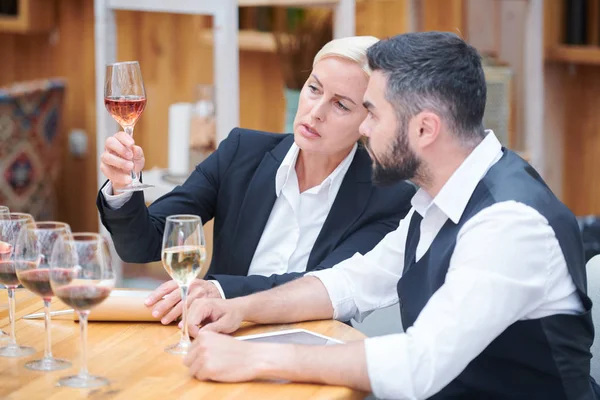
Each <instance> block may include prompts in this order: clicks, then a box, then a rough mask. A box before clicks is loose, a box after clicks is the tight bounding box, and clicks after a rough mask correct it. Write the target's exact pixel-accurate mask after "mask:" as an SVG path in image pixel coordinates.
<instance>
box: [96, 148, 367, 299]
mask: <svg viewBox="0 0 600 400" xmlns="http://www.w3.org/2000/svg"><path fill="white" fill-rule="evenodd" d="M357 147H358V146H357V145H356V144H355V145H354V147H353V148H352V150H351V151H350V153H349V154H348V155H347V156H346V157H345V158H344V160H343V161H342V162H341V163H340V164H339V165H338V166H337V167H336V168H335V170H334V171H333V172H332V173H331V174H329V176H328V177H327V178H325V180H323V182H321V184H320V185H318V186H315V187H312V188H310V189H308V190H306V191H304V192H302V193H300V188H299V186H298V176H297V175H296V168H295V167H296V160H297V159H298V154H299V151H300V148H299V147H298V146H297V145H296V144H295V143H293V144H292V146H291V147H290V149H289V150H288V152H287V154H286V156H285V158H284V159H283V161H282V162H281V165H280V166H279V168H278V169H277V173H276V175H275V194H276V196H277V198H276V200H275V203H274V204H273V209H272V210H271V214H270V215H269V219H268V220H267V224H266V226H265V229H264V230H263V233H262V235H261V237H260V241H259V242H258V245H257V247H256V251H255V253H254V257H253V258H252V261H251V263H250V267H249V270H248V275H263V276H270V275H273V274H285V273H288V272H304V271H306V265H307V263H308V258H309V256H310V252H311V250H312V248H313V245H314V243H315V241H316V239H317V236H318V235H319V232H320V231H321V228H322V227H323V224H324V223H325V220H326V219H327V215H328V214H329V210H330V209H331V206H332V204H333V202H334V201H335V198H336V196H337V193H338V191H339V189H340V186H341V185H342V182H343V180H344V176H345V175H346V172H347V171H348V168H350V165H351V164H352V160H353V159H354V155H355V153H356V149H357ZM102 194H103V196H104V198H105V199H106V203H107V204H108V206H109V207H111V208H112V209H118V208H120V207H122V206H123V205H124V204H125V203H126V202H127V201H128V200H129V199H130V198H131V195H132V194H131V193H130V192H124V193H120V194H118V195H113V190H112V186H111V184H110V182H108V184H107V185H106V186H105V187H104V189H103V190H102ZM210 282H212V283H214V284H215V285H216V286H217V288H218V289H219V292H220V293H221V296H222V297H223V298H225V294H224V292H223V289H222V288H221V285H220V284H219V282H217V281H210Z"/></svg>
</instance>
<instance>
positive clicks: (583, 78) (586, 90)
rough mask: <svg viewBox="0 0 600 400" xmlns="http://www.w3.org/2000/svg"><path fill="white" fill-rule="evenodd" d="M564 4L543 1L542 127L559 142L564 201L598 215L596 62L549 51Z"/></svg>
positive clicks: (599, 86) (599, 71) (557, 41)
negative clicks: (564, 57)
mask: <svg viewBox="0 0 600 400" xmlns="http://www.w3.org/2000/svg"><path fill="white" fill-rule="evenodd" d="M592 3H593V4H595V5H596V6H598V1H595V2H592ZM562 4H563V3H562V2H546V3H544V41H545V47H546V62H545V68H544V75H545V82H544V83H545V87H544V91H545V97H546V102H545V108H546V109H545V114H544V116H545V118H546V129H545V132H544V133H545V135H547V136H548V137H555V138H556V139H555V141H556V142H557V143H558V144H559V145H560V146H557V147H559V151H560V154H559V157H557V159H555V160H553V161H554V162H555V163H557V164H559V165H561V166H562V198H563V201H564V202H565V204H566V205H567V206H568V207H569V208H570V209H571V210H572V211H573V212H574V213H575V214H576V215H588V214H593V215H600V180H598V179H597V174H598V171H600V157H599V155H600V113H598V110H600V96H599V95H598V93H600V64H598V63H597V62H596V61H593V60H592V61H591V62H589V63H590V65H586V64H587V63H588V61H587V60H586V59H585V57H584V58H581V59H579V58H577V59H574V60H573V61H572V62H565V60H561V59H560V58H555V57H553V49H555V48H556V47H557V46H558V47H561V42H562V31H563V23H562V16H563V15H564V12H563V10H562ZM596 28H597V25H596ZM596 32H597V30H596ZM593 37H594V38H596V39H597V36H593ZM596 43H598V42H597V40H596ZM563 48H566V47H563ZM595 52H596V54H598V49H596V50H595ZM594 64H595V65H594Z"/></svg>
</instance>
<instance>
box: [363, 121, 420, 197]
mask: <svg viewBox="0 0 600 400" xmlns="http://www.w3.org/2000/svg"><path fill="white" fill-rule="evenodd" d="M406 128H407V127H405V126H401V127H400V131H399V132H398V134H397V135H396V140H395V141H394V143H393V144H392V146H391V148H390V149H389V151H388V152H386V153H385V154H383V155H382V156H380V157H377V156H376V155H375V154H374V153H373V151H372V150H371V149H370V146H369V143H367V145H366V147H367V150H368V151H369V154H370V155H371V159H372V160H373V172H372V181H373V183H374V184H375V185H378V186H387V185H392V184H394V183H397V182H400V181H403V180H412V181H413V182H414V181H415V178H418V176H419V175H420V169H421V160H420V159H419V157H418V156H417V155H416V154H415V152H414V151H413V150H412V149H411V148H410V146H409V144H408V134H407V129H406ZM415 183H416V182H415Z"/></svg>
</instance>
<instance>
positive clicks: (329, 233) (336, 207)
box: [306, 145, 371, 271]
mask: <svg viewBox="0 0 600 400" xmlns="http://www.w3.org/2000/svg"><path fill="white" fill-rule="evenodd" d="M370 165H371V159H370V157H369V155H368V153H367V152H366V151H365V150H363V149H362V148H361V147H360V145H359V148H358V149H357V151H356V154H355V155H354V159H353V160H352V164H350V167H349V168H348V171H347V172H346V176H344V180H343V181H342V185H341V186H340V189H339V191H338V194H337V196H336V197H335V201H334V202H333V204H332V206H331V210H330V211H329V215H328V216H327V219H326V220H325V223H324V224H323V227H322V228H321V231H320V232H319V236H318V237H317V240H316V241H315V244H314V246H313V248H312V251H311V252H310V256H309V258H308V263H307V265H306V270H307V271H310V270H312V269H314V268H315V267H316V266H317V265H318V264H319V263H320V262H321V261H322V260H323V259H324V258H325V256H326V255H327V254H329V253H331V251H332V250H333V249H334V247H335V246H336V245H337V242H338V241H339V238H341V237H342V236H343V234H344V233H345V232H346V231H347V230H348V229H349V228H350V227H351V226H352V224H353V223H354V221H356V220H357V219H358V217H359V216H360V215H361V213H362V211H363V209H364V208H365V206H366V204H367V202H368V200H369V196H370V194H371V191H370V190H368V187H367V186H370V185H371V168H370Z"/></svg>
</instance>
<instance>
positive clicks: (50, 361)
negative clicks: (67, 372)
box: [25, 358, 71, 371]
mask: <svg viewBox="0 0 600 400" xmlns="http://www.w3.org/2000/svg"><path fill="white" fill-rule="evenodd" d="M70 366H71V363H70V362H68V361H66V360H61V359H59V358H42V359H41V360H34V361H30V362H28V363H27V364H25V368H27V369H31V370H34V371H58V370H61V369H66V368H69V367H70Z"/></svg>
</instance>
